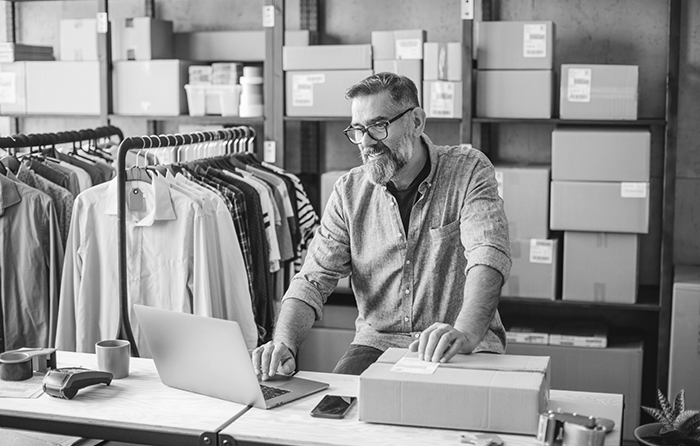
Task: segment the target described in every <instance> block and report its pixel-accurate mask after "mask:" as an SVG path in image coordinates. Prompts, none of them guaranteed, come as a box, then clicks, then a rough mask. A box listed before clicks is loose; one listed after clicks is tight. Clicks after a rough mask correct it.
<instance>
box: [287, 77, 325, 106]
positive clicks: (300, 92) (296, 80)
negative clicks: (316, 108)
mask: <svg viewBox="0 0 700 446" xmlns="http://www.w3.org/2000/svg"><path fill="white" fill-rule="evenodd" d="M325 81H326V75H325V74H323V73H314V74H299V75H296V76H292V106H294V107H313V105H314V84H320V83H323V82H325Z"/></svg>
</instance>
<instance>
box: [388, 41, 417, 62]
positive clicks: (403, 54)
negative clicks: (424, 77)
mask: <svg viewBox="0 0 700 446" xmlns="http://www.w3.org/2000/svg"><path fill="white" fill-rule="evenodd" d="M395 49H396V58H397V59H422V58H423V42H422V41H421V39H397V40H396V47H395Z"/></svg>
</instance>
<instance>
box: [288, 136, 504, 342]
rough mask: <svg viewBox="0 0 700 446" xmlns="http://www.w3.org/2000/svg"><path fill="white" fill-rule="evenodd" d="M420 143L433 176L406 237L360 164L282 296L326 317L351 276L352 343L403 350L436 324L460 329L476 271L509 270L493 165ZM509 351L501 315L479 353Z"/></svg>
mask: <svg viewBox="0 0 700 446" xmlns="http://www.w3.org/2000/svg"><path fill="white" fill-rule="evenodd" d="M421 138H422V141H423V143H424V145H425V146H426V147H427V148H428V152H429V156H430V163H431V169H430V173H429V174H428V176H427V178H426V179H425V180H424V181H423V182H422V183H421V184H420V186H419V189H418V190H419V193H420V199H419V200H418V201H417V202H416V204H415V205H414V207H413V209H412V212H411V216H410V222H409V225H408V232H407V233H406V232H405V231H404V228H403V224H402V222H401V215H400V213H399V209H398V206H397V203H396V199H395V198H394V197H393V196H392V195H391V193H389V191H388V190H387V189H386V187H385V186H378V185H375V184H372V183H371V182H370V181H369V180H368V179H367V177H366V175H365V172H364V166H360V167H357V168H355V169H353V170H351V171H350V172H349V173H347V174H346V175H344V176H343V177H341V178H340V179H339V180H338V181H337V182H336V184H335V186H334V189H333V192H332V194H331V197H330V199H329V201H328V205H327V207H326V211H325V213H324V215H323V217H322V219H321V226H320V228H319V230H318V231H317V233H316V235H315V236H314V238H313V240H312V241H311V244H310V246H309V251H308V254H307V257H306V260H305V262H304V266H303V267H302V269H301V271H300V272H299V273H298V274H297V275H296V276H295V277H294V279H293V280H292V282H291V284H290V287H289V289H288V290H287V293H286V294H285V297H284V298H285V299H289V298H295V299H299V300H302V301H304V302H306V303H307V304H308V305H310V306H311V307H312V308H313V309H314V310H315V312H316V317H317V319H318V318H321V316H322V307H323V304H324V303H325V302H326V299H327V297H328V296H329V295H330V294H331V293H332V292H333V289H334V288H335V286H336V284H337V281H338V279H340V278H342V277H346V276H348V275H350V274H351V275H352V288H353V292H354V294H355V300H356V301H357V307H358V312H359V316H358V318H357V320H356V322H355V325H356V334H355V339H354V341H353V343H354V344H360V345H367V346H371V347H375V348H378V349H381V350H385V349H387V348H389V347H402V348H406V347H408V345H409V344H410V343H411V342H412V341H414V340H415V339H416V338H417V337H418V336H419V334H420V332H422V331H423V330H425V329H426V328H428V327H429V326H430V325H432V324H433V323H435V322H444V323H448V324H451V325H454V322H455V320H456V319H457V316H458V315H459V313H460V310H461V309H462V302H463V298H464V293H465V282H466V275H467V274H468V271H469V269H470V268H472V267H473V266H475V265H486V266H489V267H491V268H494V269H496V270H497V271H499V272H500V273H501V275H502V276H503V280H504V281H505V280H506V279H507V278H508V274H509V272H510V266H511V260H510V247H509V240H508V223H507V220H506V216H505V212H504V210H503V201H502V200H501V198H500V197H499V196H498V186H497V182H496V178H495V171H494V168H493V165H492V164H491V162H490V161H489V160H488V158H487V157H486V156H485V155H484V154H483V153H482V152H480V151H478V150H476V149H473V148H467V147H463V146H452V147H448V146H440V147H438V146H435V145H434V144H433V143H432V142H431V141H430V139H429V138H428V137H427V136H425V135H422V136H421ZM504 350H505V330H504V328H503V324H502V323H501V320H500V316H499V314H498V312H496V315H495V316H494V318H493V320H492V321H491V323H490V326H489V330H488V331H487V333H486V335H485V336H484V338H483V339H482V341H481V342H480V344H479V345H478V346H477V347H476V349H475V350H474V351H475V352H476V351H491V352H495V353H503V352H504Z"/></svg>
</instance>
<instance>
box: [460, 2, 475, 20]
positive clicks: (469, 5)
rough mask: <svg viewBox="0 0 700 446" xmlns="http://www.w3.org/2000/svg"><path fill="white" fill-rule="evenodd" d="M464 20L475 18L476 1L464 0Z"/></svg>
mask: <svg viewBox="0 0 700 446" xmlns="http://www.w3.org/2000/svg"><path fill="white" fill-rule="evenodd" d="M461 3H462V20H474V2H473V1H472V0H462V2H461Z"/></svg>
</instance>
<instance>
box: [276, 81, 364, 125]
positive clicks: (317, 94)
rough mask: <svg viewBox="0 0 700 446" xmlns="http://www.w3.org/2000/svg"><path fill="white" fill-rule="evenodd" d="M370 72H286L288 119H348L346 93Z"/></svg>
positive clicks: (349, 113)
mask: <svg viewBox="0 0 700 446" xmlns="http://www.w3.org/2000/svg"><path fill="white" fill-rule="evenodd" d="M371 75H372V70H328V71H287V72H286V73H285V82H286V88H285V95H286V97H285V104H286V114H287V116H347V117H350V116H351V101H348V100H346V99H345V90H347V89H348V87H350V86H352V85H354V84H356V83H358V82H360V81H361V80H362V79H364V78H366V77H368V76H371Z"/></svg>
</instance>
